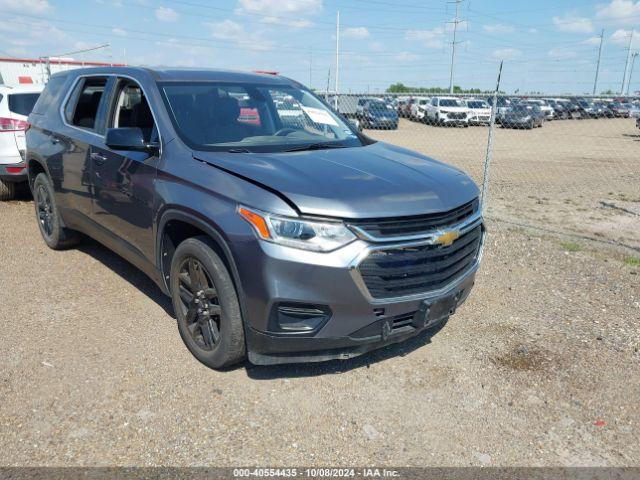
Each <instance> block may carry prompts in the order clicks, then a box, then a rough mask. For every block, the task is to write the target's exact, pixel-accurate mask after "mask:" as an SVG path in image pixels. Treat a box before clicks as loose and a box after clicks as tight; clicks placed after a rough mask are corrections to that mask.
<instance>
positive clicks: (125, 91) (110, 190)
mask: <svg viewBox="0 0 640 480" xmlns="http://www.w3.org/2000/svg"><path fill="white" fill-rule="evenodd" d="M118 127H137V128H140V129H141V130H142V132H143V135H144V137H145V140H146V141H147V143H151V142H159V134H158V129H157V127H156V124H155V121H154V118H153V114H152V112H151V109H150V107H149V104H148V102H147V99H146V96H145V94H144V91H143V90H142V88H141V87H140V85H139V84H138V83H136V82H135V81H133V80H130V79H127V78H118V79H117V80H115V81H114V86H113V92H112V95H110V100H109V104H108V107H107V108H106V125H105V128H106V129H108V128H118ZM91 158H92V178H91V181H92V184H93V190H94V194H95V202H94V209H93V219H94V220H95V221H96V222H97V223H99V224H100V225H102V226H103V227H105V228H106V229H108V230H109V231H110V232H111V233H112V234H113V235H115V236H117V237H119V238H120V240H122V241H123V243H124V244H126V248H127V249H129V250H131V249H133V250H134V251H133V253H134V254H136V256H142V257H144V258H146V259H147V260H152V259H153V255H154V251H155V239H154V236H153V201H154V184H155V178H156V168H157V164H158V160H159V156H156V155H150V154H148V153H145V152H134V151H118V150H111V149H109V148H107V147H106V146H105V145H103V144H101V145H94V146H92V148H91Z"/></svg>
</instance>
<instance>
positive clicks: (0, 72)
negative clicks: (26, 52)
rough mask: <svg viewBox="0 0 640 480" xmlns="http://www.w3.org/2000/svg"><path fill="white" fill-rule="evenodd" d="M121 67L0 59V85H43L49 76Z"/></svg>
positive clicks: (24, 59) (26, 59)
mask: <svg viewBox="0 0 640 480" xmlns="http://www.w3.org/2000/svg"><path fill="white" fill-rule="evenodd" d="M112 65H113V66H119V67H121V66H123V64H121V63H104V62H84V61H79V60H73V59H70V58H50V59H48V60H47V59H43V58H10V57H0V85H2V84H4V85H19V84H29V83H37V84H45V83H47V81H48V80H49V75H52V74H54V73H56V72H61V71H65V70H73V69H75V68H84V67H108V66H112Z"/></svg>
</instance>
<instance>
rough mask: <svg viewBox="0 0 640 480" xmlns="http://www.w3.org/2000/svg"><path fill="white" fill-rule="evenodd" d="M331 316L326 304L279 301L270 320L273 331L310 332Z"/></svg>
mask: <svg viewBox="0 0 640 480" xmlns="http://www.w3.org/2000/svg"><path fill="white" fill-rule="evenodd" d="M330 317H331V310H330V309H329V307H327V306H325V305H308V304H300V303H279V304H276V305H275V306H274V308H273V310H272V315H271V321H270V322H269V323H270V324H271V325H270V327H271V328H270V329H271V330H272V331H276V332H281V333H310V332H313V331H315V330H317V329H318V328H319V327H321V326H322V325H323V324H324V323H325V322H326V321H327V320H328V319H329V318H330Z"/></svg>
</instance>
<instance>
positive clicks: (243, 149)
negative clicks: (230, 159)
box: [227, 147, 251, 153]
mask: <svg viewBox="0 0 640 480" xmlns="http://www.w3.org/2000/svg"><path fill="white" fill-rule="evenodd" d="M227 152H229V153H251V150H249V149H247V148H243V147H238V148H230V149H229V150H227Z"/></svg>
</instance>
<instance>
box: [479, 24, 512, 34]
mask: <svg viewBox="0 0 640 480" xmlns="http://www.w3.org/2000/svg"><path fill="white" fill-rule="evenodd" d="M482 29H483V30H484V31H485V32H487V33H513V32H515V31H516V29H515V28H514V27H512V26H511V25H503V24H501V23H494V24H492V25H483V26H482Z"/></svg>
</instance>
